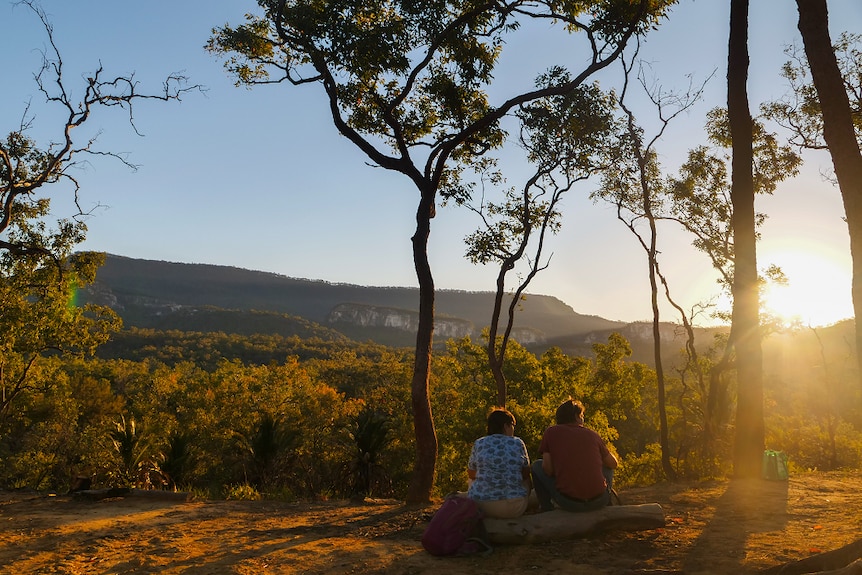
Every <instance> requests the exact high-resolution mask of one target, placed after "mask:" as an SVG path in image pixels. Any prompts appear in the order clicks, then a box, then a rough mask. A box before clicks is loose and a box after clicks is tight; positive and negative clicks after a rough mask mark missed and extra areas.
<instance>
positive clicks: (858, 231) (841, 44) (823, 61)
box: [765, 0, 862, 365]
mask: <svg viewBox="0 0 862 575" xmlns="http://www.w3.org/2000/svg"><path fill="white" fill-rule="evenodd" d="M796 5H797V8H798V11H799V23H798V28H799V32H800V33H801V34H802V43H803V45H804V49H805V57H804V58H802V57H799V56H796V55H795V54H793V53H791V55H792V56H793V60H792V61H790V62H788V63H787V64H785V66H784V68H783V74H784V76H785V77H786V78H787V79H788V80H789V81H790V84H791V88H792V89H793V94H792V95H791V97H790V98H789V99H787V100H785V101H781V102H773V103H770V104H768V105H767V106H766V107H765V109H766V111H767V113H769V114H770V117H772V118H774V119H776V120H778V121H779V122H780V123H782V124H783V125H784V126H786V127H788V128H790V130H791V132H792V133H793V141H794V142H795V143H797V144H799V145H800V146H801V147H805V148H813V149H827V150H828V151H829V153H830V155H831V157H832V166H833V168H834V173H835V180H836V181H837V183H838V188H839V189H840V191H841V197H842V199H843V201H844V215H845V220H846V222H847V231H848V232H849V235H850V255H851V257H852V261H853V279H852V288H851V294H852V299H853V309H854V311H855V315H856V317H859V316H860V312H862V152H860V139H862V76H860V71H862V52H860V50H859V46H858V44H859V40H860V37H859V35H858V34H857V35H851V34H844V35H842V36H841V38H840V39H839V41H838V42H837V43H836V45H835V46H833V45H832V40H831V38H830V35H829V15H828V10H827V3H826V0H797V2H796ZM856 356H857V360H858V361H859V362H862V329H858V328H857V330H856ZM860 365H862V363H860Z"/></svg>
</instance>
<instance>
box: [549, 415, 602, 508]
mask: <svg viewBox="0 0 862 575" xmlns="http://www.w3.org/2000/svg"><path fill="white" fill-rule="evenodd" d="M556 421H557V424H556V425H552V426H551V427H549V428H548V429H546V430H545V434H544V435H543V436H542V442H541V444H540V445H539V452H540V454H541V456H542V458H541V459H537V460H536V461H534V462H533V465H532V474H533V486H534V488H535V489H536V496H537V497H538V499H539V504H540V505H541V507H542V511H551V510H552V509H553V508H554V504H555V503H556V504H557V505H558V506H559V507H560V508H561V509H565V510H566V511H575V512H577V511H592V510H594V509H601V508H602V507H604V506H605V505H608V504H609V503H610V500H611V497H610V494H611V489H612V488H613V473H614V472H613V470H614V469H616V467H617V465H618V462H617V458H616V457H614V455H613V453H611V452H610V451H608V447H607V445H605V442H604V440H603V439H602V438H601V437H600V436H599V434H598V433H596V432H595V431H593V430H592V429H587V428H586V427H584V405H583V404H582V403H581V402H580V401H576V400H572V399H570V400H568V401H566V402H564V403H563V404H562V405H561V406H560V407H558V408H557V414H556Z"/></svg>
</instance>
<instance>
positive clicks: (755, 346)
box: [727, 0, 765, 477]
mask: <svg viewBox="0 0 862 575" xmlns="http://www.w3.org/2000/svg"><path fill="white" fill-rule="evenodd" d="M748 63H749V58H748V0H731V2H730V34H729V40H728V55H727V118H728V124H729V126H730V140H731V150H732V153H731V167H732V172H731V186H730V200H731V204H732V205H733V216H732V225H733V243H734V259H733V312H732V313H733V321H732V327H731V330H732V331H733V345H734V349H735V351H736V375H737V390H736V396H737V400H736V434H735V439H734V447H733V471H734V474H735V475H737V476H740V477H757V476H759V475H760V461H761V459H760V458H761V455H762V453H763V444H764V441H765V439H764V435H765V430H764V424H763V350H762V348H761V336H760V290H759V288H758V278H757V232H756V214H755V211H754V191H755V190H754V152H753V142H754V128H753V126H754V122H753V121H752V118H751V111H750V109H749V104H748V89H747V83H748Z"/></svg>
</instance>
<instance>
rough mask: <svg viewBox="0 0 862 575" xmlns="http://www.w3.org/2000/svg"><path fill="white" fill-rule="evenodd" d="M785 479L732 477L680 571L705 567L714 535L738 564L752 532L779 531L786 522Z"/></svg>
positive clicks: (786, 486) (744, 554) (741, 563)
mask: <svg viewBox="0 0 862 575" xmlns="http://www.w3.org/2000/svg"><path fill="white" fill-rule="evenodd" d="M787 497H788V482H787V481H767V480H764V479H734V480H732V481H731V482H730V483H729V484H728V486H727V489H726V490H725V492H724V494H722V496H721V497H719V498H718V500H717V501H716V503H715V512H714V513H713V515H712V517H711V518H710V519H709V520H708V522H707V524H706V526H705V527H704V529H703V531H702V532H701V535H700V537H698V539H697V541H696V542H695V544H694V546H693V547H692V549H691V552H690V553H689V554H688V555H687V557H686V559H685V562H684V570H683V571H684V572H686V573H688V572H697V571H702V570H703V569H704V568H705V567H708V564H707V563H706V562H707V561H708V560H709V559H710V553H714V549H715V543H716V538H718V537H720V538H721V540H722V544H723V547H724V557H725V558H731V559H732V560H733V561H734V563H736V564H738V565H739V569H740V570H739V572H740V573H742V572H745V569H744V567H743V562H744V561H745V558H746V546H747V544H748V541H749V537H750V536H751V535H753V534H757V533H763V532H772V531H781V530H783V529H784V528H785V526H786V525H787V522H788V518H789V517H788V507H787Z"/></svg>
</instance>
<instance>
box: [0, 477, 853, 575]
mask: <svg viewBox="0 0 862 575" xmlns="http://www.w3.org/2000/svg"><path fill="white" fill-rule="evenodd" d="M860 492H862V472H860V471H854V472H833V473H825V474H822V473H808V474H803V475H794V476H791V478H790V480H789V481H774V482H770V481H763V480H752V481H745V482H738V483H736V482H735V483H726V482H712V483H703V484H696V485H692V484H688V485H685V484H666V485H657V486H652V487H646V488H637V489H629V490H623V491H621V492H620V496H621V498H622V500H623V503H624V504H638V503H651V502H657V503H660V504H661V506H662V508H663V509H664V511H665V518H666V526H665V527H663V528H660V529H653V530H649V531H638V532H621V531H614V532H606V533H602V534H599V535H594V536H591V537H588V538H580V539H573V540H566V541H556V542H551V543H542V544H533V545H511V546H497V547H496V548H495V550H494V552H493V554H491V555H490V556H489V557H475V556H473V557H458V558H438V557H433V556H431V555H429V554H428V553H426V552H425V551H424V550H423V549H422V546H421V544H420V537H421V535H422V531H423V530H424V528H425V526H426V525H427V523H428V520H429V518H430V515H431V514H432V513H433V511H434V510H435V509H436V506H428V507H409V506H405V505H403V504H401V503H399V502H395V501H370V502H366V503H365V504H362V505H355V504H349V503H348V502H344V501H328V502H314V503H284V502H273V501H190V502H186V501H167V500H163V499H158V498H153V497H139V496H131V497H124V498H111V499H103V500H101V501H86V500H81V498H73V497H70V496H66V495H59V496H48V495H40V494H35V493H21V492H3V491H0V573H2V574H15V575H19V574H28V575H29V574H45V573H61V574H74V575H79V574H96V573H99V574H116V575H120V574H133V573H134V574H142V573H160V574H180V573H182V574H184V575H205V574H213V575H218V574H242V575H250V574H294V573H296V574H299V573H301V574H309V575H311V574H322V573H327V574H328V573H336V574H340V573H345V574H346V573H352V574H386V575H395V574H398V575H465V574H485V573H487V574H492V573H493V574H495V575H496V574H497V573H506V574H516V573H530V572H536V573H542V574H543V575H549V574H550V575H554V574H560V575H561V574H564V573H565V574H568V573H575V572H577V573H579V574H588V575H589V574H623V573H653V574H655V573H690V574H698V573H704V574H705V573H710V574H713V573H732V574H734V575H743V574H746V573H756V572H758V571H760V570H762V569H764V568H767V567H770V566H773V565H776V564H780V563H786V562H790V561H794V560H797V559H801V558H805V557H808V556H810V555H813V554H817V553H821V552H824V551H829V550H833V549H836V548H838V547H841V546H844V545H846V544H848V543H850V542H852V541H855V540H857V539H860V538H862V521H860V519H862V506H860V505H859V500H860Z"/></svg>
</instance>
